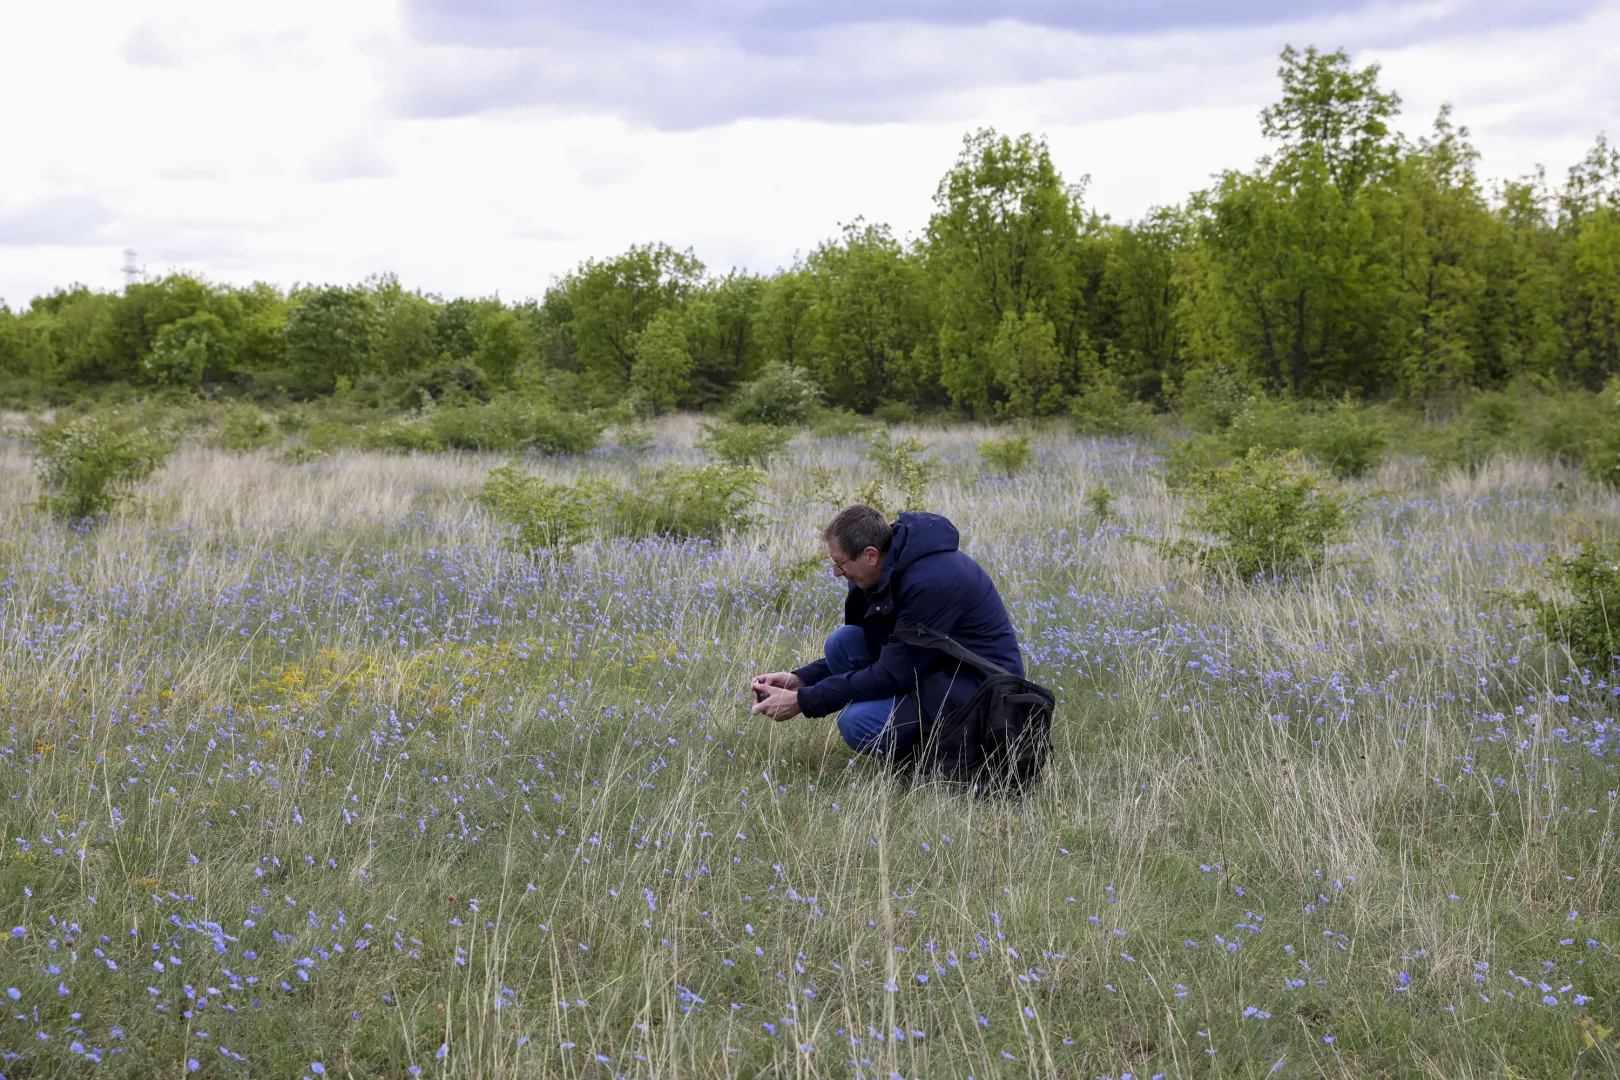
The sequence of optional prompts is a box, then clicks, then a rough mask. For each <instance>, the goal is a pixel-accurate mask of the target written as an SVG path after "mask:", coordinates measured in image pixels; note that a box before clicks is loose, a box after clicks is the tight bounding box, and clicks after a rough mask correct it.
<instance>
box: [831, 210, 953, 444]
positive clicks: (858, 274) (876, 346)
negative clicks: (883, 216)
mask: <svg viewBox="0 0 1620 1080" xmlns="http://www.w3.org/2000/svg"><path fill="white" fill-rule="evenodd" d="M808 270H809V273H810V275H811V280H812V282H813V283H814V295H815V301H814V305H813V309H812V318H813V322H814V325H815V327H816V336H815V340H814V344H813V346H812V348H811V352H810V369H811V371H812V373H813V374H814V375H815V377H816V381H817V382H819V383H820V384H821V385H822V387H824V388H825V389H826V391H827V394H828V396H829V397H830V398H831V399H832V401H833V402H834V403H835V404H838V405H842V406H844V407H845V408H850V409H855V410H857V411H859V412H869V411H871V409H873V408H874V407H875V406H876V405H877V404H878V403H879V402H880V401H882V400H884V399H885V398H892V399H903V398H905V397H907V396H910V394H912V393H915V392H916V391H917V390H918V389H920V387H919V385H918V384H919V383H920V382H921V381H922V380H920V379H919V378H918V377H917V368H918V360H917V357H916V354H917V353H918V352H919V351H920V350H921V348H922V346H923V338H924V336H925V334H926V333H927V329H928V327H927V323H926V321H925V318H924V308H923V304H922V275H921V272H920V268H919V266H918V265H917V262H916V260H915V259H913V258H911V257H909V256H908V255H907V253H906V252H905V250H904V249H903V248H901V246H900V243H899V241H897V240H895V238H894V236H893V234H892V233H890V231H889V228H888V226H886V225H868V224H867V223H865V222H864V221H859V220H857V221H855V222H854V223H852V224H849V225H846V226H845V227H844V233H843V236H842V237H840V238H839V239H838V240H829V241H827V242H826V243H823V244H822V245H820V246H819V247H817V248H816V250H815V251H814V252H812V253H811V255H810V260H809V265H808ZM908 392H909V393H908Z"/></svg>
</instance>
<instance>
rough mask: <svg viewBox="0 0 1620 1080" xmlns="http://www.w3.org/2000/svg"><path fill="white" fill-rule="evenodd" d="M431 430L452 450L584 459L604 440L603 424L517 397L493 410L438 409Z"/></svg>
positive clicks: (474, 407)
mask: <svg viewBox="0 0 1620 1080" xmlns="http://www.w3.org/2000/svg"><path fill="white" fill-rule="evenodd" d="M426 426H427V427H428V428H429V430H431V431H432V432H433V435H434V437H435V438H436V439H437V440H438V441H439V442H440V443H442V444H443V445H444V446H446V447H448V448H449V449H452V450H532V451H535V452H537V453H541V454H583V453H584V452H585V451H587V450H590V449H592V448H594V447H595V446H596V443H597V440H599V439H600V438H601V435H602V425H601V424H599V423H597V422H596V421H595V420H593V419H592V418H591V417H588V416H582V415H580V414H578V413H563V412H557V411H556V410H554V409H549V408H543V407H539V406H536V405H533V404H530V403H528V402H524V401H520V400H518V399H515V398H500V399H498V400H496V401H492V402H490V403H489V404H488V405H461V406H451V407H448V408H440V409H434V410H433V412H432V414H431V415H430V416H429V417H428V418H427V420H426Z"/></svg>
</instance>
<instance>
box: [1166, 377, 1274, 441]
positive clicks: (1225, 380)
mask: <svg viewBox="0 0 1620 1080" xmlns="http://www.w3.org/2000/svg"><path fill="white" fill-rule="evenodd" d="M1255 392H1256V387H1255V386H1253V385H1252V384H1251V383H1249V382H1247V381H1245V380H1244V379H1243V378H1242V377H1241V376H1239V375H1238V374H1237V372H1235V371H1232V370H1230V369H1228V368H1194V369H1193V370H1192V371H1190V372H1188V373H1187V377H1186V378H1185V379H1184V380H1183V381H1182V384H1181V387H1180V390H1179V392H1178V393H1177V394H1176V408H1177V409H1178V410H1179V412H1180V413H1181V419H1182V421H1183V422H1184V423H1186V425H1187V426H1188V427H1190V428H1192V429H1193V430H1194V431H1201V432H1206V433H1207V432H1218V431H1225V430H1226V429H1227V428H1229V427H1231V426H1232V421H1233V420H1235V419H1236V418H1237V415H1238V413H1239V412H1241V411H1242V410H1243V406H1244V404H1245V403H1246V402H1247V401H1248V400H1249V399H1250V398H1251V397H1253V396H1254V394H1255Z"/></svg>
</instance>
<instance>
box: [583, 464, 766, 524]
mask: <svg viewBox="0 0 1620 1080" xmlns="http://www.w3.org/2000/svg"><path fill="white" fill-rule="evenodd" d="M763 479H764V474H763V473H761V472H759V471H758V470H757V469H745V468H737V467H736V466H732V465H700V466H696V467H690V466H682V465H669V466H665V467H664V468H661V469H657V470H655V471H654V472H652V473H650V474H649V475H647V476H645V477H642V478H640V479H639V480H638V482H637V483H636V484H635V486H634V487H632V488H628V489H624V490H621V491H619V492H618V493H617V496H616V497H615V500H614V505H613V506H612V509H611V514H610V520H611V523H612V526H613V531H614V533H615V535H618V536H626V537H630V538H631V539H638V538H640V537H644V536H673V537H704V538H706V539H710V540H717V539H719V538H720V537H721V536H722V535H723V534H725V533H728V532H742V531H744V530H746V529H748V528H750V527H751V526H752V525H753V524H754V519H753V516H752V514H751V513H750V511H751V509H752V508H753V505H754V499H755V497H756V493H757V491H758V489H759V484H760V481H761V480H763Z"/></svg>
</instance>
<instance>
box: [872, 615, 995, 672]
mask: <svg viewBox="0 0 1620 1080" xmlns="http://www.w3.org/2000/svg"><path fill="white" fill-rule="evenodd" d="M889 640H891V641H898V642H899V643H900V644H902V645H911V646H915V647H916V648H919V649H934V650H936V651H938V652H942V653H944V654H945V655H947V656H952V657H955V658H956V659H957V660H960V661H961V662H962V663H964V664H971V665H972V666H974V667H976V668H978V669H979V670H980V671H984V672H989V673H991V674H994V675H1011V674H1012V672H1010V671H1008V670H1007V669H1006V668H1004V667H1002V666H1001V665H1000V664H996V663H992V662H991V661H989V660H986V659H985V658H984V657H982V656H980V655H979V654H978V653H976V652H974V651H973V650H972V649H969V648H968V647H967V646H965V645H963V644H962V643H961V642H959V641H957V640H956V639H955V638H953V637H951V636H950V635H949V634H942V633H940V632H939V631H938V630H933V629H930V628H929V627H926V626H907V627H898V626H897V627H895V628H894V630H892V631H891V632H890V633H889Z"/></svg>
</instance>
